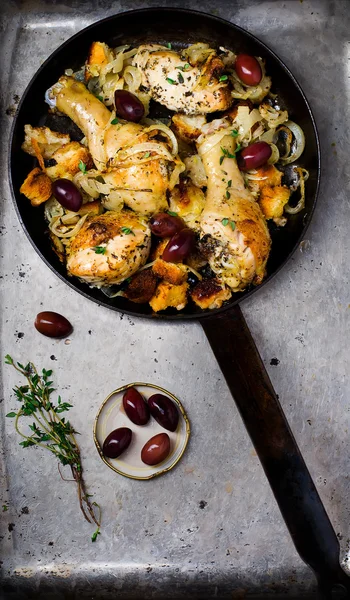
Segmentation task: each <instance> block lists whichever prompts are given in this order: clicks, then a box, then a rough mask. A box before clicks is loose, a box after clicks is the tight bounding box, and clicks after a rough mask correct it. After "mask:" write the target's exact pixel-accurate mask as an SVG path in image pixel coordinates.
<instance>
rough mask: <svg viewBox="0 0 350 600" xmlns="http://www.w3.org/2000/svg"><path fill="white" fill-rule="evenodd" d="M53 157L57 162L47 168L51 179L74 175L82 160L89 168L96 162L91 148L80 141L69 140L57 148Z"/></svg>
mask: <svg viewBox="0 0 350 600" xmlns="http://www.w3.org/2000/svg"><path fill="white" fill-rule="evenodd" d="M52 158H53V159H54V160H55V161H56V162H57V164H56V165H53V166H52V167H47V169H46V173H47V174H48V175H49V177H51V179H59V178H60V177H68V178H70V177H73V175H75V174H76V173H78V172H79V163H80V162H82V163H84V164H85V165H86V168H87V169H91V167H93V164H94V163H93V160H92V158H91V154H90V152H89V150H88V149H87V148H86V146H83V145H82V144H80V143H79V142H69V144H66V145H65V146H63V147H62V148H60V149H59V150H57V151H56V152H55V153H54V154H53V156H52Z"/></svg>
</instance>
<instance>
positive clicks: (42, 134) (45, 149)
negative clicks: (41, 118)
mask: <svg viewBox="0 0 350 600" xmlns="http://www.w3.org/2000/svg"><path fill="white" fill-rule="evenodd" d="M32 139H34V140H36V142H37V143H38V146H39V150H40V153H41V154H42V156H43V157H44V158H46V159H48V158H51V157H52V155H53V154H54V152H56V150H58V149H59V148H61V147H62V146H64V145H65V144H68V143H69V142H70V137H69V135H67V134H65V133H58V132H57V131H51V129H49V127H32V126H31V125H25V126H24V142H23V144H22V150H24V152H27V154H30V155H31V156H36V153H35V149H34V147H33V144H32Z"/></svg>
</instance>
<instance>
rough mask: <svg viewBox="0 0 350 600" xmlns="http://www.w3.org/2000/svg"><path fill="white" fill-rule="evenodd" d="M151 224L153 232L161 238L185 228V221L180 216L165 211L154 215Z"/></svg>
mask: <svg viewBox="0 0 350 600" xmlns="http://www.w3.org/2000/svg"><path fill="white" fill-rule="evenodd" d="M149 224H150V228H151V231H152V233H153V234H154V235H156V236H157V237H160V238H165V237H171V236H172V235H174V234H175V233H179V231H181V230H182V229H184V228H185V223H184V222H183V220H182V219H180V217H175V216H173V215H169V214H168V213H165V212H160V213H157V214H156V215H153V217H151V219H150V222H149Z"/></svg>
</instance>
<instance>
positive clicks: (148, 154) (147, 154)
mask: <svg viewBox="0 0 350 600" xmlns="http://www.w3.org/2000/svg"><path fill="white" fill-rule="evenodd" d="M150 156H151V153H150V152H145V153H144V155H143V158H149V157H150Z"/></svg>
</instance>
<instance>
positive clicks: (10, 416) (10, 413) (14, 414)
mask: <svg viewBox="0 0 350 600" xmlns="http://www.w3.org/2000/svg"><path fill="white" fill-rule="evenodd" d="M6 416H7V417H9V418H10V419H13V417H17V413H15V412H9V413H7V415H6Z"/></svg>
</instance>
